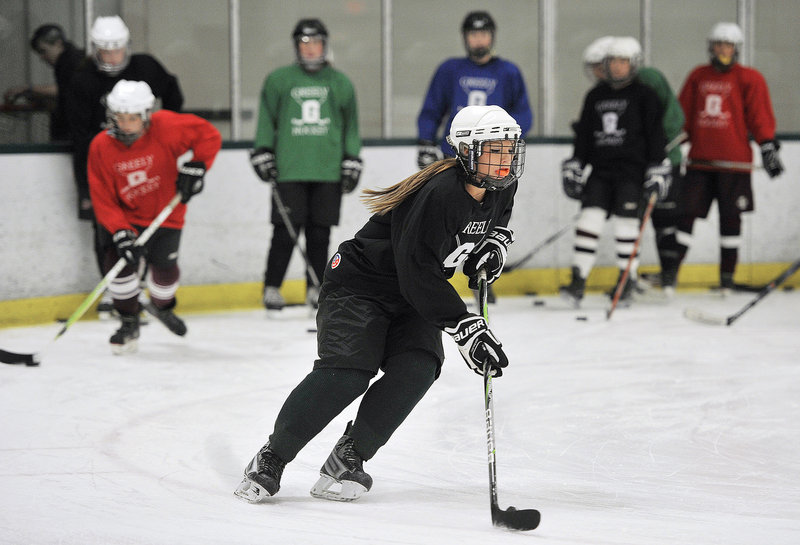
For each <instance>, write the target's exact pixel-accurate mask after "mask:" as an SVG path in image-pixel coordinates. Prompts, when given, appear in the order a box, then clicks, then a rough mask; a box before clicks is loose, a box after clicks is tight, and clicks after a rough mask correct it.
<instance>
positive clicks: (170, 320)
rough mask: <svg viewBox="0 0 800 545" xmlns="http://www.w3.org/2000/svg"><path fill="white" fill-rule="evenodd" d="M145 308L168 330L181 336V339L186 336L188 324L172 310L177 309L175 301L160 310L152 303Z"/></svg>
mask: <svg viewBox="0 0 800 545" xmlns="http://www.w3.org/2000/svg"><path fill="white" fill-rule="evenodd" d="M144 308H145V309H146V310H147V312H149V313H150V314H152V315H153V316H155V317H156V318H158V321H159V322H161V323H162V324H164V325H165V326H166V327H167V329H169V330H170V331H172V332H173V333H174V334H175V335H180V336H181V337H182V336H184V335H186V324H185V323H183V320H181V319H180V318H178V317H177V316H176V315H175V313H174V312H172V309H173V308H175V300H174V299H173V300H172V303H170V304H169V305H167V306H166V307H165V308H158V307H157V306H155V305H154V304H153V302H152V301H150V302H148V303H147V304H146V305H144Z"/></svg>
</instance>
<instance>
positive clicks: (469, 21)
mask: <svg viewBox="0 0 800 545" xmlns="http://www.w3.org/2000/svg"><path fill="white" fill-rule="evenodd" d="M496 28H497V27H496V26H495V24H494V19H492V16H491V15H489V12H488V11H471V12H469V13H467V16H466V17H465V18H464V22H463V23H461V32H462V33H464V32H468V31H470V30H488V31H489V32H491V33H492V34H494V31H495V29H496Z"/></svg>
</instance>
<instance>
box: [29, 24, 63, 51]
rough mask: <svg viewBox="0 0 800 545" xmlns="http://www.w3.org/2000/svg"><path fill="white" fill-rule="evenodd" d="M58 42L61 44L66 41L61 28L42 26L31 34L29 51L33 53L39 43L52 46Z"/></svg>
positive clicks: (53, 25) (52, 25)
mask: <svg viewBox="0 0 800 545" xmlns="http://www.w3.org/2000/svg"><path fill="white" fill-rule="evenodd" d="M58 40H61V41H62V42H66V41H67V37H66V36H65V35H64V29H63V28H61V27H60V26H58V25H55V24H52V23H49V24H46V25H42V26H40V27H39V28H37V29H36V30H35V31H34V32H33V36H32V37H31V49H33V50H34V51H35V50H36V49H37V48H38V47H39V42H44V43H46V44H54V43H56V42H57V41H58Z"/></svg>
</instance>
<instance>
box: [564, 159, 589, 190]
mask: <svg viewBox="0 0 800 545" xmlns="http://www.w3.org/2000/svg"><path fill="white" fill-rule="evenodd" d="M583 174H584V165H583V164H582V163H581V162H580V160H578V159H575V158H574V157H573V158H571V159H567V160H565V161H564V162H562V163H561V183H562V184H563V185H564V193H566V194H567V197H569V198H570V199H580V198H581V195H582V194H583V186H584V184H585V183H586V180H584V179H583Z"/></svg>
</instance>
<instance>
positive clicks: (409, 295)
mask: <svg viewBox="0 0 800 545" xmlns="http://www.w3.org/2000/svg"><path fill="white" fill-rule="evenodd" d="M448 138H449V141H450V143H451V145H452V146H453V148H454V149H456V150H457V151H458V155H457V157H456V158H450V159H444V160H441V161H438V162H436V163H433V164H432V165H430V166H428V167H426V168H425V169H423V170H421V171H419V172H417V173H416V174H414V175H412V176H410V177H408V178H406V179H405V180H403V181H401V182H399V183H397V184H395V185H394V186H392V187H389V188H387V189H381V190H367V191H365V196H364V200H365V202H366V203H367V207H368V208H369V209H370V211H371V212H374V215H373V216H372V217H371V218H370V219H369V221H368V222H367V223H366V225H364V227H362V228H361V230H360V231H358V233H356V235H355V237H354V238H352V239H350V240H348V241H346V242H343V243H342V244H341V245H340V246H339V248H338V251H337V252H336V254H335V255H334V256H333V258H332V259H331V261H330V262H329V263H328V266H327V268H326V270H325V276H324V281H323V284H322V288H321V291H320V298H319V310H318V313H317V329H318V333H317V345H318V353H319V358H318V359H317V360H316V361H315V362H314V368H313V370H312V371H311V373H309V374H308V375H307V376H306V378H305V379H303V381H301V382H300V384H299V385H298V386H297V387H296V388H295V389H294V390H293V391H292V392H291V394H290V395H289V397H288V398H287V399H286V401H285V402H284V405H283V407H282V408H281V410H280V412H279V413H278V417H277V420H276V422H275V428H274V431H273V433H272V435H270V436H269V442H268V443H267V444H266V445H264V447H262V448H261V450H260V451H259V452H258V453H257V454H256V455H255V457H254V458H253V460H252V461H251V462H250V464H249V465H248V466H247V468H245V470H244V479H243V480H242V483H241V484H240V485H239V487H238V488H237V489H236V491H235V494H236V495H237V496H239V497H241V498H242V499H245V500H247V501H249V502H259V501H262V500H263V499H265V498H266V497H268V496H272V495H274V494H275V493H276V492H278V489H279V488H280V479H281V475H282V473H283V469H284V466H285V465H286V463H288V462H290V461H292V460H293V459H294V458H295V456H296V455H297V453H298V452H299V451H300V449H302V448H303V447H304V446H305V445H306V444H307V443H308V442H309V441H310V440H311V439H312V438H313V437H314V436H316V435H317V434H318V433H319V432H320V431H322V429H323V428H324V427H325V426H327V425H328V423H329V422H330V421H331V420H333V419H334V418H335V417H336V416H337V415H338V414H339V413H341V412H342V411H343V410H344V409H345V408H346V407H347V406H348V405H350V403H351V402H352V401H353V400H355V399H356V398H358V397H359V396H360V395H362V394H364V397H363V399H362V400H361V404H360V406H359V408H358V412H357V414H356V418H355V420H354V421H352V422H350V423H348V425H347V428H346V430H345V433H344V435H343V436H342V438H341V439H339V441H338V442H337V443H336V446H335V447H334V449H333V452H331V454H330V456H329V457H328V459H327V460H326V462H325V464H324V465H323V466H322V469H321V470H320V478H319V480H318V481H317V483H316V484H315V485H314V487H313V488H312V489H311V495H312V496H315V497H320V498H326V499H333V500H339V501H351V500H355V499H357V498H358V497H360V496H361V495H362V494H363V493H364V492H366V491H368V490H369V489H370V487H371V486H372V478H371V477H370V476H369V475H368V474H367V473H365V472H364V470H363V462H364V461H365V460H369V459H370V458H372V457H373V456H374V455H375V453H376V452H377V450H378V449H379V448H380V447H381V446H383V445H384V444H385V443H386V441H388V440H389V437H391V435H392V433H393V432H394V431H395V430H396V429H397V427H398V426H400V424H401V423H402V422H403V420H405V418H406V417H407V416H408V415H409V413H410V412H411V410H412V409H413V408H414V406H415V405H416V404H417V403H418V402H419V400H420V399H422V396H424V395H425V392H427V390H428V388H430V386H431V385H432V384H433V381H434V380H435V379H436V378H437V377H438V376H439V371H440V369H441V365H442V361H443V359H444V350H443V346H442V335H441V331H442V330H444V331H445V332H447V333H448V334H450V335H451V336H452V337H453V339H454V340H455V342H456V343H457V345H458V348H459V350H460V352H461V355H462V356H463V358H464V360H465V361H466V363H467V365H468V366H469V367H470V368H471V369H472V370H473V371H475V372H476V373H478V374H482V368H483V362H484V361H485V360H486V359H487V358H488V359H489V360H490V362H491V364H492V369H493V371H492V372H493V376H499V375H500V374H501V373H502V368H503V367H505V366H506V365H508V359H507V358H506V355H505V354H504V353H503V350H502V348H501V343H500V342H499V341H498V340H497V338H496V337H495V336H494V335H493V334H492V332H491V331H490V330H489V328H488V326H487V324H486V321H485V320H484V319H483V318H482V317H480V316H477V315H475V314H471V313H469V312H468V311H467V307H466V305H465V303H464V301H463V300H462V299H461V297H460V296H459V295H458V293H457V292H456V291H455V289H454V288H453V287H452V286H451V285H450V283H449V282H448V279H449V278H450V277H452V276H453V274H454V273H455V271H456V268H457V267H458V266H459V265H461V264H462V263H463V272H464V274H466V275H467V276H469V277H470V285H471V286H472V285H475V284H476V278H477V274H478V271H479V270H480V269H486V271H487V277H488V279H489V281H490V282H491V281H494V280H496V279H497V277H498V276H499V275H500V273H501V271H502V269H503V263H504V261H505V257H506V252H507V248H508V245H509V244H511V242H512V241H513V235H512V232H511V230H509V229H508V228H507V225H508V220H509V217H510V215H511V207H512V205H513V201H514V194H515V193H516V190H517V179H518V178H519V176H520V174H521V173H522V170H523V166H524V162H525V141H524V140H523V139H522V133H521V130H520V127H519V125H518V124H517V122H516V121H515V120H514V119H513V118H512V117H511V116H510V115H508V113H506V111H505V110H503V109H502V108H500V107H498V106H468V107H466V108H464V109H462V110H461V111H460V112H459V113H458V114H457V115H456V116H455V118H454V119H453V123H452V126H451V129H450V134H449V137H448ZM378 370H382V371H383V376H382V377H381V378H380V379H379V380H377V381H375V382H374V383H373V384H372V385H370V381H371V380H372V379H373V378H374V377H375V376H376V375H377V373H378Z"/></svg>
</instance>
